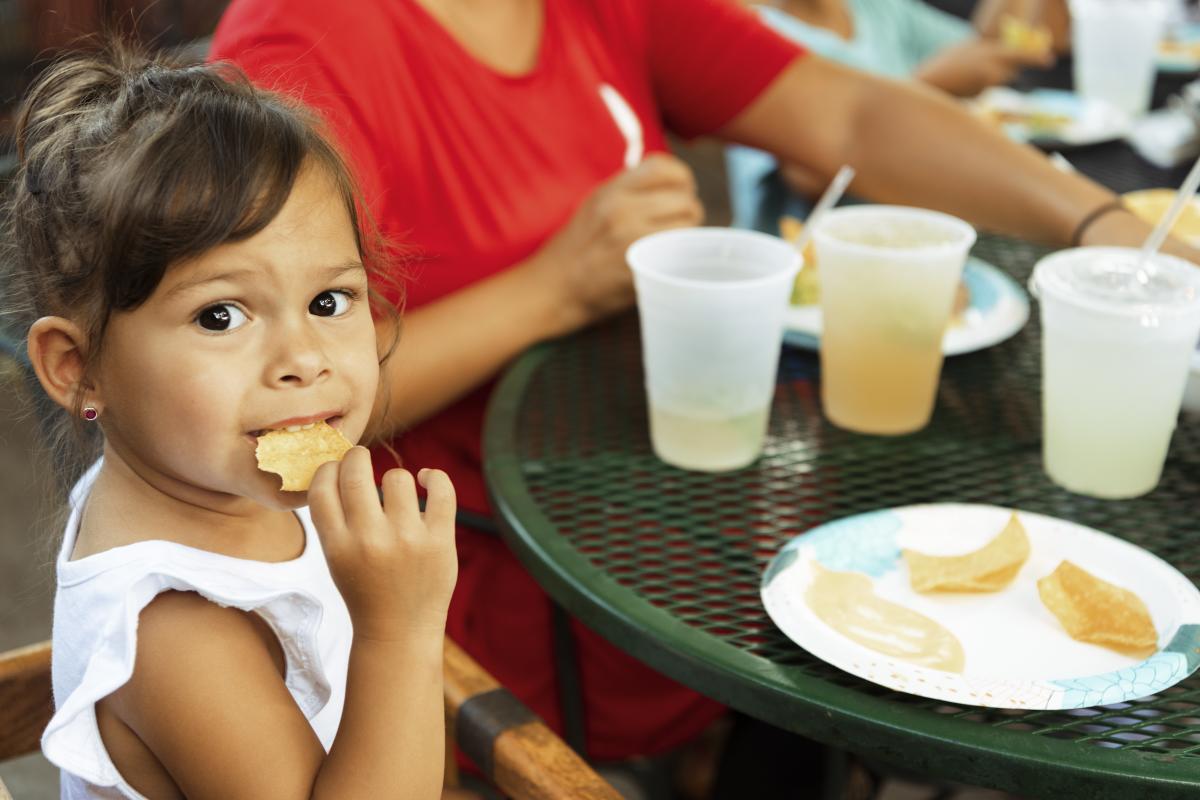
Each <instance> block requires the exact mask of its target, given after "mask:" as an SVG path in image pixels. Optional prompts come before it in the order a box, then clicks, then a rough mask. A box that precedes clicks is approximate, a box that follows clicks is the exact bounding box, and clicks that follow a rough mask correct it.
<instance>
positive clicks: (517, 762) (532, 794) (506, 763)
mask: <svg viewBox="0 0 1200 800" xmlns="http://www.w3.org/2000/svg"><path fill="white" fill-rule="evenodd" d="M444 661H445V678H444V681H445V700H446V754H447V755H446V785H447V786H448V787H453V786H457V785H458V772H457V769H456V767H455V763H454V744H457V745H458V746H459V747H461V748H462V750H463V751H464V752H465V753H466V754H467V756H468V757H469V758H470V759H471V760H472V761H473V762H474V763H475V765H476V766H478V767H479V769H480V771H481V772H482V773H483V775H484V776H485V777H486V778H487V780H488V781H489V782H490V783H492V784H493V785H495V786H496V787H497V788H499V789H500V791H502V792H503V793H504V794H506V795H508V796H509V797H512V798H514V799H515V800H550V799H551V798H582V800H620V797H621V796H620V795H619V794H618V793H617V791H616V790H615V789H613V788H612V786H611V785H609V784H608V783H607V782H606V781H604V780H603V779H602V778H601V777H600V776H599V775H597V774H596V773H595V772H594V771H593V770H592V768H591V767H589V766H588V764H587V763H586V762H585V761H583V759H581V758H580V757H579V756H578V755H576V754H575V751H574V750H571V749H570V748H569V747H567V745H566V744H565V743H564V742H563V741H562V739H560V738H559V737H558V736H556V735H555V734H554V732H553V731H551V730H550V729H549V728H547V727H546V724H545V723H544V722H542V721H541V720H540V719H538V718H537V717H536V716H534V714H533V712H531V711H530V710H529V709H528V708H526V707H525V706H524V705H523V704H522V703H521V701H519V700H517V698H516V697H514V696H513V695H512V693H511V692H509V691H508V690H507V689H505V688H504V687H502V686H501V685H500V684H499V683H497V682H496V679H495V678H493V677H492V676H491V675H489V674H488V673H487V672H485V671H484V669H483V668H482V667H480V666H479V665H478V664H477V663H475V661H474V660H473V659H472V658H471V657H470V656H468V655H467V654H466V653H464V652H463V651H462V649H460V648H459V647H458V645H456V644H454V642H452V641H450V640H449V639H447V640H446V646H445V656H444ZM53 712H54V704H53V700H52V697H51V692H50V643H49V642H42V643H41V644H35V645H30V646H29V647H22V648H19V649H17V650H10V651H9V652H7V653H0V761H5V760H7V759H10V758H14V757H16V756H20V755H24V754H26V753H32V752H36V751H37V750H38V748H39V740H40V739H41V735H42V731H43V729H45V727H46V723H48V722H49V721H50V716H51V714H53ZM0 800H13V798H12V796H11V795H10V794H9V793H8V790H7V789H6V788H5V786H4V782H3V781H0ZM17 800H20V799H19V798H17Z"/></svg>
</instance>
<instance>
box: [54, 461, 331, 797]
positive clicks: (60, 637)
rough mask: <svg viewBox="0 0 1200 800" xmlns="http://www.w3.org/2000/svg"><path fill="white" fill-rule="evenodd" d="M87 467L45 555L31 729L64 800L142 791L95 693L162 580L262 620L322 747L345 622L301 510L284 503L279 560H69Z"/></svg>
mask: <svg viewBox="0 0 1200 800" xmlns="http://www.w3.org/2000/svg"><path fill="white" fill-rule="evenodd" d="M99 471H100V462H97V463H96V464H95V465H94V466H93V467H92V468H91V469H89V470H88V472H87V474H86V475H84V477H83V478H82V479H81V480H80V481H79V483H78V484H77V485H76V486H75V488H74V490H73V491H72V492H71V516H70V519H69V520H68V522H67V527H66V532H65V534H64V536H63V544H62V549H61V551H60V552H59V555H58V561H57V565H56V569H57V575H58V592H57V594H56V596H55V599H54V635H53V647H54V651H53V667H52V672H53V683H54V705H55V709H56V711H55V714H54V717H53V718H52V719H51V720H50V724H49V725H48V726H47V728H46V731H45V733H43V734H42V751H43V752H44V753H45V754H46V757H47V758H48V759H49V760H50V761H51V762H52V763H54V764H55V765H56V766H57V767H59V769H61V770H62V797H63V798H64V800H81V799H82V798H136V799H137V800H144V798H142V795H141V794H139V793H138V792H137V791H136V790H135V789H134V788H133V787H131V786H130V785H129V784H128V783H127V782H126V781H125V780H124V778H122V777H121V774H120V773H119V772H117V769H116V767H115V766H114V764H113V762H112V760H111V759H110V758H109V756H108V752H107V751H106V750H105V749H104V743H103V742H102V741H101V739H100V731H99V728H98V727H97V724H96V702H97V701H98V700H100V699H101V698H103V697H105V696H107V695H109V694H111V693H112V692H113V691H115V690H116V689H118V688H119V687H121V686H122V685H124V684H125V683H126V682H127V681H128V680H129V678H130V677H131V676H132V675H133V670H134V666H135V665H134V658H135V655H136V653H137V626H138V615H139V614H140V613H141V611H142V609H143V608H145V607H146V606H147V605H148V604H149V603H150V601H151V600H153V599H154V597H155V596H156V595H157V594H158V593H159V592H164V591H169V590H172V589H174V590H182V591H194V592H197V593H199V594H201V595H203V596H204V597H206V598H208V599H209V600H210V601H212V602H214V603H217V604H218V605H221V606H227V607H233V608H239V609H242V610H243V611H253V612H255V613H257V614H258V615H259V616H260V617H262V619H263V620H265V621H266V623H267V624H268V625H270V627H271V629H272V630H273V631H274V632H275V635H276V636H277V637H278V638H279V643H280V646H281V647H282V649H283V652H284V655H285V657H286V661H287V669H286V679H285V682H286V685H287V688H288V690H289V691H290V692H291V694H292V697H294V698H295V700H296V704H297V705H298V706H299V707H300V709H301V710H302V711H303V712H304V715H305V717H307V718H308V720H309V723H310V724H311V725H312V727H313V730H314V731H315V732H316V734H317V737H318V738H319V739H320V740H321V744H323V745H324V746H325V749H326V750H328V749H329V747H330V745H331V744H332V742H333V738H334V735H335V734H336V733H337V727H338V722H339V721H340V720H341V716H342V705H343V703H344V701H345V693H346V670H347V665H348V662H349V658H350V642H351V636H352V629H351V625H350V615H349V613H348V612H347V610H346V604H345V602H344V601H343V600H342V596H341V594H340V593H339V592H338V590H337V587H336V586H334V583H333V579H332V577H330V574H329V568H328V566H327V565H326V563H325V554H324V552H323V551H322V550H321V543H320V539H319V537H318V536H317V534H316V531H315V530H314V528H313V524H312V519H311V517H310V516H309V513H308V509H307V508H303V509H299V510H297V511H296V517H297V518H298V519H299V520H300V523H301V525H302V526H303V528H304V540H305V545H304V552H303V553H301V554H300V555H299V556H298V557H297V558H295V559H293V560H291V561H282V562H274V563H270V562H263V561H251V560H247V559H242V558H233V557H231V556H225V555H220V554H218V553H212V552H208V551H205V550H197V549H195V548H192V547H187V546H184V545H181V544H176V543H174V542H167V541H161V540H152V541H143V542H137V543H135V544H130V545H125V546H122V547H114V548H112V549H110V550H106V551H104V552H102V553H97V554H95V555H91V556H88V557H86V558H81V559H77V560H74V561H72V560H70V556H71V553H72V551H73V550H74V549H75V539H76V536H77V534H78V531H79V520H80V514H81V510H82V508H83V503H84V501H85V500H86V498H87V494H88V492H89V490H90V489H91V486H92V483H93V482H94V481H95V478H96V475H97V474H98V473H99ZM197 635H201V636H202V635H203V631H198V632H197Z"/></svg>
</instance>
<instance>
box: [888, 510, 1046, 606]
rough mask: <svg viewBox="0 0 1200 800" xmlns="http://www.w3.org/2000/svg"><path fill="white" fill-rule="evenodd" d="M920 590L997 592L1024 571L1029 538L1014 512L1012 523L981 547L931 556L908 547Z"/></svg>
mask: <svg viewBox="0 0 1200 800" xmlns="http://www.w3.org/2000/svg"><path fill="white" fill-rule="evenodd" d="M902 552H903V554H904V561H905V563H907V564H908V574H909V580H910V582H911V584H912V588H913V591H916V592H995V591H999V590H1000V589H1003V588H1004V587H1005V586H1007V585H1008V584H1010V583H1011V582H1012V579H1013V578H1015V577H1016V576H1017V573H1018V572H1020V571H1021V566H1022V565H1023V564H1024V563H1025V561H1026V559H1028V558H1029V537H1028V536H1027V535H1026V533H1025V526H1024V525H1022V524H1021V520H1020V519H1018V518H1017V513H1016V512H1015V511H1014V512H1013V514H1012V516H1011V517H1009V520H1008V524H1007V525H1005V526H1004V529H1003V530H1001V531H1000V533H998V534H996V535H995V536H994V537H993V538H992V540H991V541H990V542H988V543H987V544H985V545H984V546H983V547H981V548H979V549H978V550H973V551H972V552H970V553H964V554H963V555H960V556H930V555H926V554H924V553H918V552H917V551H915V550H904V551H902Z"/></svg>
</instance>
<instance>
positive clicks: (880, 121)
mask: <svg viewBox="0 0 1200 800" xmlns="http://www.w3.org/2000/svg"><path fill="white" fill-rule="evenodd" d="M721 135H722V136H724V137H726V138H729V139H732V140H734V141H738V142H742V143H745V144H749V145H752V146H754V147H758V148H761V149H764V150H768V151H770V152H773V153H776V154H777V155H778V156H780V157H781V159H785V160H788V161H794V162H798V163H800V164H802V165H803V166H805V167H807V168H809V169H810V170H812V171H814V172H815V173H817V174H818V175H821V176H828V177H825V180H828V179H829V177H831V176H832V175H833V174H834V173H835V172H836V171H837V169H838V167H839V166H841V165H842V164H851V165H852V166H854V168H855V169H856V170H857V172H858V177H857V178H856V179H855V182H854V192H855V194H858V195H860V196H864V197H868V198H871V199H873V200H876V201H879V202H891V203H903V204H908V205H916V206H924V207H927V208H936V209H940V210H943V211H947V212H949V213H952V214H956V215H958V216H960V217H963V218H965V219H967V220H969V221H971V222H972V223H974V224H976V225H978V226H980V227H982V228H986V229H988V230H993V231H997V232H1000V233H1009V234H1013V235H1019V236H1023V237H1026V238H1030V239H1033V240H1036V241H1043V242H1047V243H1052V244H1057V245H1066V244H1068V243H1069V240H1070V237H1071V235H1072V233H1073V232H1074V231H1075V229H1076V227H1077V226H1078V225H1079V223H1080V222H1081V221H1082V220H1083V219H1084V218H1085V217H1086V216H1087V215H1088V214H1089V212H1091V211H1092V210H1093V209H1095V208H1098V207H1099V206H1101V205H1102V204H1104V203H1107V202H1110V201H1111V200H1112V199H1113V194H1112V193H1111V192H1110V191H1108V190H1107V189H1105V188H1103V187H1101V186H1100V185H1098V184H1096V183H1094V182H1092V181H1090V180H1088V179H1087V178H1084V177H1082V176H1079V175H1074V174H1066V173H1063V172H1060V171H1059V170H1057V169H1055V168H1054V167H1053V166H1052V165H1051V164H1050V162H1049V161H1048V160H1047V159H1046V158H1045V157H1044V156H1043V155H1041V154H1040V153H1038V152H1037V151H1036V150H1034V149H1033V148H1031V147H1027V146H1024V145H1018V144H1014V143H1013V142H1011V141H1009V140H1008V139H1007V138H1006V137H1005V136H1004V135H1003V134H1002V133H1001V132H999V131H998V130H996V129H994V128H992V127H990V126H987V125H985V124H983V123H982V122H980V121H978V120H976V119H975V118H973V117H971V116H970V115H969V114H967V113H966V112H965V111H963V110H962V109H961V108H960V107H959V105H958V104H957V103H955V102H953V101H952V100H950V99H948V98H947V97H945V96H944V95H941V94H939V93H937V92H935V91H933V90H930V89H927V88H924V87H921V86H919V85H915V84H906V83H899V82H896V81H890V80H886V79H882V78H876V77H872V76H869V75H865V74H862V73H859V72H855V71H853V70H850V69H847V68H845V67H841V66H839V65H837V64H833V63H831V62H829V61H827V60H824V59H821V58H818V57H814V56H809V57H806V58H802V59H798V60H796V61H794V62H793V63H792V64H791V66H789V67H788V68H786V69H785V70H784V71H783V72H782V73H780V75H779V76H778V77H777V78H776V79H775V81H774V82H773V83H772V84H771V85H770V86H769V87H768V88H767V89H766V90H765V91H764V92H763V93H762V94H761V95H759V97H758V98H757V99H756V100H755V101H754V102H753V103H751V104H750V106H748V107H747V108H746V109H744V110H743V111H742V112H741V113H740V114H739V115H738V116H737V117H735V118H734V119H733V120H732V121H731V122H730V123H728V124H727V125H726V126H725V127H724V128H723V129H722V131H721ZM1113 218H1120V219H1119V220H1117V219H1113ZM1101 221H1102V222H1103V223H1104V224H1103V225H1100V224H1099V223H1098V224H1097V225H1095V226H1092V227H1090V228H1089V229H1088V238H1086V239H1085V241H1087V242H1089V243H1090V242H1093V241H1099V240H1098V239H1096V238H1095V237H1096V235H1097V234H1101V233H1102V234H1103V240H1104V241H1106V242H1107V243H1110V244H1122V245H1137V244H1140V243H1141V240H1142V239H1144V237H1145V236H1146V235H1148V234H1149V230H1150V229H1149V226H1147V225H1145V224H1144V223H1141V222H1140V221H1139V220H1137V219H1135V218H1134V217H1133V216H1132V215H1131V214H1127V213H1124V212H1120V213H1113V214H1108V215H1105V217H1103V218H1102V219H1101ZM1168 247H1169V249H1170V250H1171V251H1173V252H1175V253H1177V254H1180V255H1183V256H1184V257H1186V258H1190V259H1191V260H1193V261H1197V262H1198V263H1200V253H1197V252H1196V251H1195V250H1193V249H1192V248H1189V247H1186V246H1184V245H1181V244H1179V243H1177V242H1172V243H1171V244H1170V245H1169V246H1168Z"/></svg>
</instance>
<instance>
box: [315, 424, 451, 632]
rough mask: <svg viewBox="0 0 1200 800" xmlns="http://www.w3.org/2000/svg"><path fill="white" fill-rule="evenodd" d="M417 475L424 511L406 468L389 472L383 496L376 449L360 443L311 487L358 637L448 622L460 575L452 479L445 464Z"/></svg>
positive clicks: (321, 472) (318, 520)
mask: <svg viewBox="0 0 1200 800" xmlns="http://www.w3.org/2000/svg"><path fill="white" fill-rule="evenodd" d="M417 480H419V481H420V483H421V485H422V486H423V487H425V489H426V490H427V491H428V499H427V501H426V506H425V512H424V513H422V512H421V510H420V506H419V505H418V503H417V493H416V486H415V484H414V482H413V477H412V474H411V473H409V472H408V470H404V469H393V470H390V471H389V472H388V473H387V474H385V475H384V476H383V502H382V504H381V503H380V500H379V494H378V493H377V492H376V489H375V480H374V474H373V472H372V470H371V455H370V452H369V451H368V450H367V449H366V448H365V447H355V448H353V449H351V450H350V451H349V452H348V453H346V456H345V457H344V458H343V459H342V460H341V461H340V462H336V461H335V462H330V463H328V464H323V465H322V466H321V468H320V469H319V470H317V474H316V475H315V476H314V477H313V481H312V485H311V486H310V487H309V490H308V502H309V506H310V508H311V510H312V518H313V523H314V524H315V525H316V528H317V532H318V533H319V534H320V536H321V544H322V546H323V547H324V549H325V557H326V560H327V561H328V562H329V571H330V573H331V574H332V575H333V580H334V583H335V584H337V587H338V590H339V591H340V592H341V593H342V597H343V599H344V600H345V601H346V607H347V608H348V609H349V610H350V619H351V620H352V621H353V623H354V636H355V638H356V639H373V640H386V641H390V640H396V639H401V638H407V637H409V636H411V635H412V634H413V633H424V632H434V631H436V632H437V633H439V634H440V633H441V632H442V631H444V629H445V625H446V609H447V607H448V606H449V604H450V595H451V593H452V592H453V591H454V582H455V579H456V577H457V575H458V556H457V552H456V550H455V546H454V513H455V499H454V486H453V485H452V484H451V483H450V479H449V477H447V476H446V473H444V472H442V471H441V470H434V469H423V470H421V472H420V473H419V474H418V476H417Z"/></svg>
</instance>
